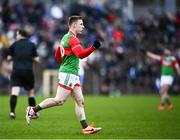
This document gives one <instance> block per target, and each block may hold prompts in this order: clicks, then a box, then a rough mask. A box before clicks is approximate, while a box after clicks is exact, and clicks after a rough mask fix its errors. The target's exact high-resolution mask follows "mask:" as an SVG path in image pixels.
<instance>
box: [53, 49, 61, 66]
mask: <svg viewBox="0 0 180 140" xmlns="http://www.w3.org/2000/svg"><path fill="white" fill-rule="evenodd" d="M54 57H55V59H56V60H57V62H58V63H59V64H61V62H62V57H61V49H60V47H57V49H56V51H55V53H54Z"/></svg>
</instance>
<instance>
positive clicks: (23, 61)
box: [7, 29, 39, 119]
mask: <svg viewBox="0 0 180 140" xmlns="http://www.w3.org/2000/svg"><path fill="white" fill-rule="evenodd" d="M27 37H28V34H27V32H26V31H24V30H22V29H18V30H17V31H16V41H15V42H14V43H13V44H12V45H11V46H10V47H9V55H8V57H7V59H8V60H13V71H12V74H11V97H10V114H9V116H10V118H11V119H15V117H16V116H15V108H16V104H17V97H18V95H19V93H20V88H21V87H24V88H25V90H27V91H28V102H29V106H35V105H36V103H35V97H34V96H35V94H34V73H33V61H36V62H39V57H38V55H37V52H36V46H35V44H34V43H32V42H30V41H29V40H28V38H27ZM35 115H36V117H37V116H38V113H36V114H35Z"/></svg>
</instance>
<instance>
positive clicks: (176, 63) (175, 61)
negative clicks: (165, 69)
mask: <svg viewBox="0 0 180 140" xmlns="http://www.w3.org/2000/svg"><path fill="white" fill-rule="evenodd" d="M176 65H179V63H178V60H177V59H176V57H174V63H173V66H176Z"/></svg>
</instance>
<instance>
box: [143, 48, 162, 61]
mask: <svg viewBox="0 0 180 140" xmlns="http://www.w3.org/2000/svg"><path fill="white" fill-rule="evenodd" d="M140 52H141V53H143V54H145V55H147V56H148V57H150V58H152V59H156V60H158V61H160V60H161V55H157V54H155V53H152V52H150V51H147V50H146V49H145V48H143V47H140Z"/></svg>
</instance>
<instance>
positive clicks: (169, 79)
mask: <svg viewBox="0 0 180 140" xmlns="http://www.w3.org/2000/svg"><path fill="white" fill-rule="evenodd" d="M146 55H147V56H148V57H150V58H152V59H156V60H158V61H160V63H161V79H160V95H161V103H160V105H159V106H158V110H164V109H165V104H166V103H167V105H168V106H167V109H168V110H171V109H173V104H172V103H171V101H170V99H169V95H168V90H169V88H170V86H171V85H172V83H173V77H174V68H175V69H176V70H177V72H178V74H179V75H180V68H179V64H178V61H177V59H176V58H175V56H173V55H172V52H171V51H170V50H169V49H167V48H165V49H164V55H157V54H154V53H152V52H149V51H147V52H146Z"/></svg>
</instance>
